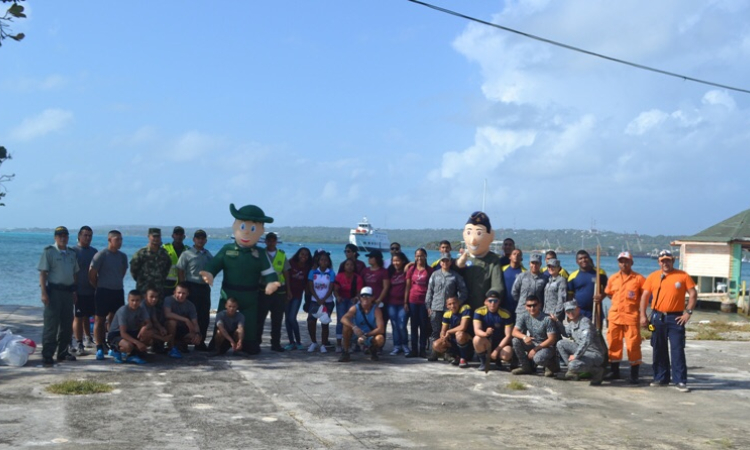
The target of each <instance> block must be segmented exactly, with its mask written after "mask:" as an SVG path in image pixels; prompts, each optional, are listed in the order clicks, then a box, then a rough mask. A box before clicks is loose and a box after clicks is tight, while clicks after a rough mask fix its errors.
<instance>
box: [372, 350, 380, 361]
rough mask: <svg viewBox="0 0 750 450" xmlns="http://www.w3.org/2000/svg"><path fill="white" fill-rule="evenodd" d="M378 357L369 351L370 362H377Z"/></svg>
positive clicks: (375, 353) (376, 353)
mask: <svg viewBox="0 0 750 450" xmlns="http://www.w3.org/2000/svg"><path fill="white" fill-rule="evenodd" d="M379 359H380V357H379V356H378V352H375V351H371V352H370V360H372V361H378V360H379Z"/></svg>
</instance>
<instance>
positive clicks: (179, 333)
mask: <svg viewBox="0 0 750 450" xmlns="http://www.w3.org/2000/svg"><path fill="white" fill-rule="evenodd" d="M188 334H190V329H189V328H188V326H187V325H185V324H184V323H183V322H177V327H176V328H175V331H174V338H175V340H176V341H181V340H182V339H183V338H184V337H185V336H187V335H188Z"/></svg>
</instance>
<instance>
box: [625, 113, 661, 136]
mask: <svg viewBox="0 0 750 450" xmlns="http://www.w3.org/2000/svg"><path fill="white" fill-rule="evenodd" d="M667 118H669V114H667V113H665V112H664V111H659V110H658V109H652V110H650V111H645V112H642V113H640V114H638V117H636V118H635V119H633V121H632V122H630V123H629V124H628V126H627V127H626V128H625V134H632V135H636V136H640V135H642V134H643V133H645V132H647V131H649V130H650V129H652V128H654V127H658V126H659V125H661V124H662V123H664V121H665V120H667Z"/></svg>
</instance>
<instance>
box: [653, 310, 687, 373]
mask: <svg viewBox="0 0 750 450" xmlns="http://www.w3.org/2000/svg"><path fill="white" fill-rule="evenodd" d="M679 316H680V315H678V314H663V313H660V312H654V311H652V312H651V323H652V324H653V325H654V332H653V333H652V334H651V347H653V348H654V381H656V382H659V383H664V384H667V383H669V381H670V364H669V360H670V354H671V357H672V358H671V359H672V364H671V381H672V382H674V383H675V384H678V383H687V363H686V361H685V327H684V326H683V325H679V324H678V323H677V318H678V317H679ZM668 347H669V348H668Z"/></svg>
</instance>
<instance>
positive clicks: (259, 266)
mask: <svg viewBox="0 0 750 450" xmlns="http://www.w3.org/2000/svg"><path fill="white" fill-rule="evenodd" d="M229 211H230V212H231V213H232V216H233V217H234V218H235V220H234V224H233V225H232V229H233V231H234V243H233V244H227V245H225V246H224V247H222V248H221V250H219V252H218V253H217V254H216V256H214V258H213V259H212V260H211V261H209V262H208V263H207V264H206V266H205V270H203V271H201V272H200V274H201V276H203V279H204V280H205V281H206V283H208V284H209V285H213V283H214V276H215V275H216V274H218V273H219V272H221V271H224V281H223V282H222V285H221V297H220V300H219V309H218V310H219V311H222V310H224V309H225V303H226V301H227V298H229V297H234V298H235V299H237V303H238V304H239V310H240V312H241V313H242V315H243V316H244V317H245V341H244V342H243V343H242V348H243V349H244V351H245V352H246V353H248V354H251V355H252V354H257V353H260V345H259V343H258V333H257V327H258V294H259V292H258V290H259V289H260V283H259V281H260V280H261V278H262V279H263V281H264V282H265V283H267V284H266V288H265V293H266V295H271V294H273V293H274V292H276V290H277V289H278V288H279V286H280V283H279V282H278V279H279V278H278V276H277V275H276V271H275V270H274V269H273V267H271V262H270V261H269V260H268V256H266V250H265V249H263V248H259V247H257V246H256V245H255V244H256V243H257V242H258V240H259V239H260V237H261V236H263V233H264V231H265V226H264V224H265V223H272V222H273V218H271V217H267V216H266V214H265V213H264V212H263V210H262V209H260V208H258V207H257V206H255V205H246V206H243V207H242V208H240V209H239V210H238V209H236V208H235V207H234V205H233V204H232V205H230V206H229Z"/></svg>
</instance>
